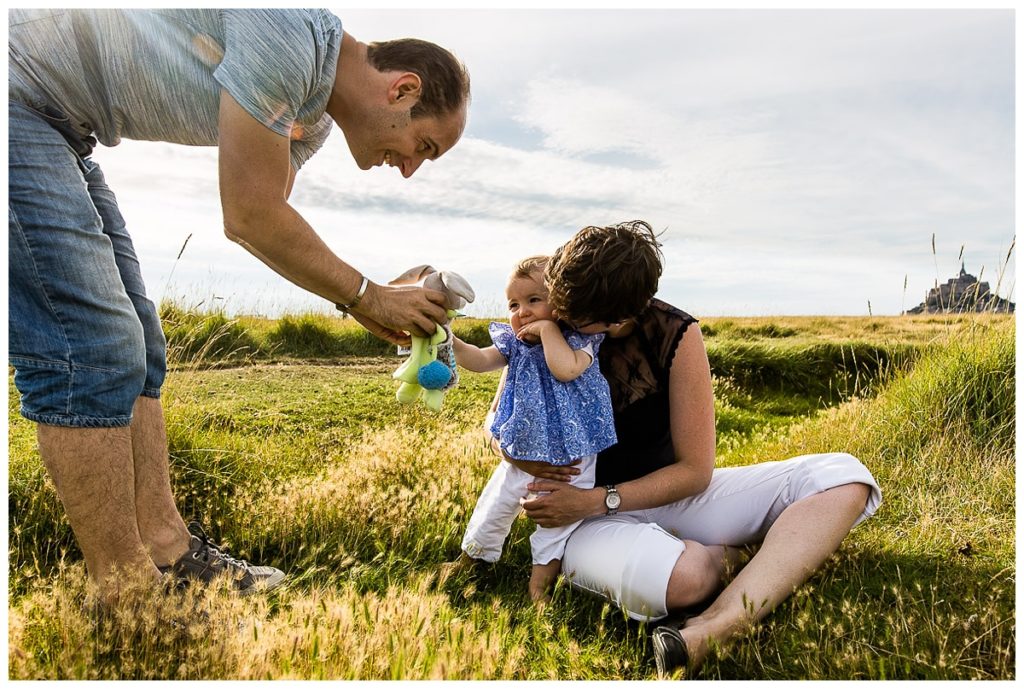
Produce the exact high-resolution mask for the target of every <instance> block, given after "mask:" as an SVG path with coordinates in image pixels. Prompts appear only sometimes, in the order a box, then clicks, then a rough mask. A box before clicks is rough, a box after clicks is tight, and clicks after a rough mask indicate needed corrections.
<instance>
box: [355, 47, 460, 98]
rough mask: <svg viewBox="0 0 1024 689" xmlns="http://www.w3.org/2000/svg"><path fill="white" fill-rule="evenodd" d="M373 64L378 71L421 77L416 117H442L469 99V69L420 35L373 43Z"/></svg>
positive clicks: (370, 56)
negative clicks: (408, 73) (407, 73)
mask: <svg viewBox="0 0 1024 689" xmlns="http://www.w3.org/2000/svg"><path fill="white" fill-rule="evenodd" d="M366 57H367V60H369V62H370V65H371V66H372V67H373V68H374V69H376V70H377V71H378V72H391V71H400V72H413V73H414V74H416V75H417V76H418V77H419V78H420V82H421V86H420V88H421V91H420V98H419V100H418V101H416V104H415V105H414V106H412V110H411V111H410V114H411V115H412V117H441V116H443V115H447V114H449V113H451V112H454V111H455V110H458V109H459V108H460V107H462V105H463V104H465V103H468V102H469V71H468V70H467V69H466V66H465V65H464V64H462V62H460V61H459V59H458V58H457V57H455V56H454V55H453V54H452V53H450V52H449V51H447V50H445V49H444V48H442V47H441V46H439V45H436V44H434V43H431V42H429V41H422V40H420V39H418V38H398V39H395V40H393V41H381V42H375V43H370V44H369V45H368V47H367V50H366Z"/></svg>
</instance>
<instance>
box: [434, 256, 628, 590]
mask: <svg viewBox="0 0 1024 689" xmlns="http://www.w3.org/2000/svg"><path fill="white" fill-rule="evenodd" d="M547 262H548V257H547V256H533V257H530V258H527V259H524V260H522V261H520V262H519V264H518V265H517V266H516V268H515V270H514V272H513V273H512V275H511V276H510V277H509V281H508V285H507V286H506V288H505V296H506V297H507V299H508V311H509V323H491V325H490V328H489V331H490V334H491V339H492V341H493V342H494V344H493V346H490V347H486V348H484V349H481V348H480V347H476V346H474V345H471V344H467V343H465V342H463V341H462V340H460V339H459V338H457V337H456V338H454V346H455V357H456V360H457V361H458V363H459V365H460V366H462V367H463V368H466V369H469V370H470V371H475V372H477V373H483V372H486V371H496V370H498V369H500V368H503V367H506V366H507V368H506V369H505V376H504V378H503V379H502V385H501V386H500V387H499V389H498V395H497V398H496V406H495V407H494V408H493V409H494V411H492V412H491V413H490V414H488V416H487V422H486V427H487V430H488V431H489V433H490V434H491V435H492V437H493V439H494V443H495V444H496V445H497V446H498V448H500V451H501V454H502V455H503V457H504V458H505V459H508V460H511V459H512V458H515V459H516V460H518V461H519V462H521V463H523V464H525V465H527V466H529V465H540V466H545V467H550V466H560V465H566V464H569V463H575V464H577V465H578V466H577V467H576V468H574V470H573V471H574V476H573V477H571V485H574V486H578V487H580V488H584V489H585V488H592V487H593V485H594V460H595V458H596V456H597V453H598V452H599V451H601V450H604V449H606V448H607V447H609V446H611V445H613V444H614V443H615V426H614V422H613V420H612V403H611V398H610V396H609V393H608V383H607V382H605V380H604V378H602V377H601V372H600V371H599V370H598V367H597V363H596V361H595V357H596V355H597V350H598V347H599V346H600V344H601V341H602V340H603V339H604V335H600V334H592V335H582V334H580V333H576V332H572V331H563V330H562V328H560V327H559V325H558V324H557V323H556V322H555V321H554V319H552V317H551V307H550V306H548V290H547V288H546V287H545V286H544V267H545V265H546V264H547ZM567 478H568V477H567ZM532 479H533V475H532V472H527V471H522V470H520V469H517V468H516V467H515V466H513V465H512V464H510V463H509V462H507V461H504V462H499V463H498V466H497V467H496V468H495V470H494V473H493V474H492V475H491V479H490V481H488V482H487V486H486V487H485V488H484V491H483V493H482V494H481V495H480V499H479V500H478V501H477V504H476V509H474V510H473V516H472V517H471V518H470V520H469V527H468V528H467V529H466V535H465V537H464V538H463V540H462V555H461V556H460V558H459V560H458V561H457V562H455V563H452V564H451V565H450V566H448V567H447V568H446V569H447V571H448V572H449V573H453V572H457V571H459V570H464V569H467V568H468V567H470V566H472V565H474V564H475V563H476V562H478V561H480V560H483V561H486V562H495V561H496V560H497V559H498V558H499V557H501V549H502V544H503V543H504V542H505V538H506V537H507V536H508V533H509V530H510V529H511V528H512V523H513V522H514V521H515V518H516V517H517V516H518V515H519V513H520V512H521V511H522V507H521V506H520V501H521V499H522V498H523V496H524V495H526V484H528V483H529V482H530V481H531V480H532ZM576 526H577V525H576V524H575V523H572V522H567V523H564V524H559V525H558V526H555V527H550V528H548V527H538V528H537V530H536V531H535V532H534V534H533V535H532V536H531V537H530V549H531V551H532V553H533V569H532V571H531V573H530V586H529V591H530V598H532V599H533V600H534V601H537V602H543V601H544V600H546V599H547V591H548V588H549V587H550V586H551V584H552V583H553V582H554V580H555V577H557V576H558V572H559V569H560V567H561V561H562V552H563V551H564V550H565V542H566V539H567V538H568V537H569V534H570V533H572V530H573V529H574V528H576Z"/></svg>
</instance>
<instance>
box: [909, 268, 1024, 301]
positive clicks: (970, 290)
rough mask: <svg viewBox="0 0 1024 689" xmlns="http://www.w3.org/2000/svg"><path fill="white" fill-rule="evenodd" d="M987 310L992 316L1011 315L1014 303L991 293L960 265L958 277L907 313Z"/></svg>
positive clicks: (936, 288) (930, 291) (939, 287)
mask: <svg viewBox="0 0 1024 689" xmlns="http://www.w3.org/2000/svg"><path fill="white" fill-rule="evenodd" d="M982 311H989V312H992V313H1013V312H1014V303H1013V302H1012V301H1007V300H1006V299H1003V298H1002V297H1000V296H998V295H996V294H993V293H992V292H991V291H990V290H989V286H988V283H987V282H978V278H976V277H974V276H973V275H970V274H968V273H967V271H966V270H964V266H963V264H961V265H960V275H959V276H957V277H955V278H953V279H951V280H947V281H946V284H944V285H939V286H938V287H933V288H932V289H930V290H928V294H927V296H926V297H925V299H924V302H922V303H921V304H918V305H917V306H915V307H914V308H912V309H910V310H909V311H907V313H970V312H982Z"/></svg>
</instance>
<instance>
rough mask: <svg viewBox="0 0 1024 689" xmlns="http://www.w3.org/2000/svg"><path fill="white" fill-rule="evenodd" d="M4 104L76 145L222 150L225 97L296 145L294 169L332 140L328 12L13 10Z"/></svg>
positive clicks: (336, 26) (335, 33) (333, 29)
mask: <svg viewBox="0 0 1024 689" xmlns="http://www.w3.org/2000/svg"><path fill="white" fill-rule="evenodd" d="M8 19H9V24H10V33H9V44H8V54H9V58H10V71H9V73H8V95H9V97H10V98H11V99H13V100H17V101H20V102H22V103H25V104H26V105H29V106H31V107H35V108H41V107H50V108H55V109H57V110H59V111H60V112H62V113H63V114H64V115H67V116H68V118H69V119H70V124H71V125H72V127H73V128H74V129H75V130H76V131H77V132H79V133H80V134H81V135H82V136H88V135H95V136H96V138H97V139H98V140H99V141H100V143H102V144H104V145H106V146H116V145H117V144H118V143H119V142H120V141H121V138H122V137H123V138H126V139H142V140H147V141H168V142H172V143H180V144H190V145H197V146H212V145H216V144H217V118H218V111H219V106H220V91H221V89H225V90H227V92H228V93H229V94H230V95H231V97H232V98H234V99H235V100H236V101H237V102H238V103H239V105H241V106H242V108H244V109H245V111H246V112H248V113H249V114H250V115H252V116H253V117H254V118H255V119H256V120H258V121H259V122H262V123H263V124H264V125H266V126H267V127H268V128H269V129H271V130H272V131H274V132H276V133H277V134H280V135H282V136H287V137H289V138H290V139H291V155H292V165H293V166H294V167H295V169H298V168H299V167H301V166H302V164H303V163H304V162H305V161H306V160H308V159H309V157H310V156H311V155H313V153H315V152H316V151H317V150H318V149H319V148H320V147H321V146H322V145H323V143H324V140H326V138H327V135H328V134H329V133H330V131H331V126H332V122H333V120H331V118H330V117H329V116H328V115H327V114H325V109H326V107H327V101H328V99H329V98H330V95H331V90H332V88H333V87H334V76H335V70H336V67H337V62H338V50H339V49H340V47H341V39H342V29H341V21H340V20H339V19H338V18H337V17H335V16H334V15H333V14H331V13H330V12H328V11H326V10H301V9H294V10H292V9H287V10H269V9H268V10H216V9H184V10H34V9H32V10H26V9H18V10H10V11H9V15H8Z"/></svg>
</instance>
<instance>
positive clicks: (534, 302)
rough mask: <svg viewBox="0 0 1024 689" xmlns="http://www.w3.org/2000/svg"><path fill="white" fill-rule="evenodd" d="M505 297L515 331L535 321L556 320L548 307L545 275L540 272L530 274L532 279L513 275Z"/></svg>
mask: <svg viewBox="0 0 1024 689" xmlns="http://www.w3.org/2000/svg"><path fill="white" fill-rule="evenodd" d="M505 297H506V298H507V299H508V320H509V323H511V324H512V330H513V331H518V330H519V329H520V328H521V327H523V326H524V325H526V324H528V323H533V322H534V321H552V320H555V319H554V316H553V315H552V313H551V307H550V306H548V288H547V287H545V286H544V275H543V273H541V272H540V271H539V270H537V271H534V272H532V273H530V277H526V278H521V277H517V276H515V275H513V276H512V277H511V278H509V280H508V285H507V286H506V287H505Z"/></svg>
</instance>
